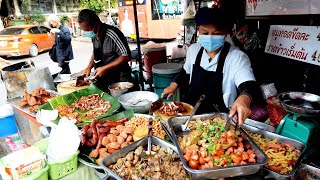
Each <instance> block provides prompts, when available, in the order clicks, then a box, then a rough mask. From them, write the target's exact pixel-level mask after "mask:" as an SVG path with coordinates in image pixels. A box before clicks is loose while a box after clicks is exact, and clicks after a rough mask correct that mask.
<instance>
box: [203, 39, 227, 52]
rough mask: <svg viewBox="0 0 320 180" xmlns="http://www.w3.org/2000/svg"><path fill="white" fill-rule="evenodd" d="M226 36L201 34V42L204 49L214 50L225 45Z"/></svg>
mask: <svg viewBox="0 0 320 180" xmlns="http://www.w3.org/2000/svg"><path fill="white" fill-rule="evenodd" d="M224 37H225V36H224V35H199V42H200V44H201V46H202V47H203V48H204V49H206V50H207V51H209V52H212V51H215V50H217V49H219V48H220V47H221V46H223V44H224V41H225V40H224Z"/></svg>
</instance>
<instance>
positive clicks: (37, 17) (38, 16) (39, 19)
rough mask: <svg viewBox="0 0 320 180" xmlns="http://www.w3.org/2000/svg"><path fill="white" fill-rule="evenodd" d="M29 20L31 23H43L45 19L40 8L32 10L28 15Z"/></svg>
mask: <svg viewBox="0 0 320 180" xmlns="http://www.w3.org/2000/svg"><path fill="white" fill-rule="evenodd" d="M30 21H31V23H32V24H43V23H44V22H45V21H46V17H45V16H44V15H43V12H42V10H39V9H36V10H33V11H32V13H31V15H30Z"/></svg>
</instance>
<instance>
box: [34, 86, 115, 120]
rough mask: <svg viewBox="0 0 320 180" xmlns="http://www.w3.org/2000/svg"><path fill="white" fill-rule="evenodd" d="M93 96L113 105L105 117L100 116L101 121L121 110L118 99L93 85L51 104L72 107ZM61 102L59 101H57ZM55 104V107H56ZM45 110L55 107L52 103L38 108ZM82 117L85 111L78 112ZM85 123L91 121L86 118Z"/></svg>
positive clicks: (52, 100)
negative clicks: (81, 99)
mask: <svg viewBox="0 0 320 180" xmlns="http://www.w3.org/2000/svg"><path fill="white" fill-rule="evenodd" d="M91 94H99V95H100V97H101V99H102V100H104V101H109V102H110V103H111V107H110V109H109V110H108V111H107V112H106V113H105V114H103V115H101V116H99V117H98V118H99V119H102V118H105V117H109V116H111V115H113V114H114V113H115V112H117V110H118V109H119V108H120V106H121V105H120V103H119V101H118V98H115V97H113V96H111V95H109V94H108V93H106V92H103V91H102V90H101V89H99V88H98V87H97V86H96V85H94V84H91V85H90V86H89V87H88V88H86V89H81V90H78V91H75V92H72V93H69V94H66V95H63V96H59V97H57V98H54V99H51V102H58V103H57V104H59V105H72V104H73V103H74V102H75V101H76V100H78V99H80V98H81V97H83V96H89V95H91ZM57 100H59V101H57ZM57 104H55V105H54V106H56V105H57ZM41 109H45V110H53V109H54V107H52V105H51V104H50V103H46V104H43V105H42V106H40V107H39V108H38V110H41ZM76 111H77V112H78V113H79V114H80V116H81V117H82V114H83V113H84V112H83V111H80V110H76ZM83 121H85V122H86V123H90V122H91V120H90V119H89V118H84V119H83Z"/></svg>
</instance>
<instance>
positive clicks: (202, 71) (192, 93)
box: [162, 8, 258, 125]
mask: <svg viewBox="0 0 320 180" xmlns="http://www.w3.org/2000/svg"><path fill="white" fill-rule="evenodd" d="M227 17H228V15H226V14H225V12H224V11H223V10H222V9H208V8H202V9H199V11H198V12H197V13H196V16H195V20H196V23H197V25H198V31H199V39H198V40H199V42H198V43H195V44H193V45H191V46H190V47H189V49H188V52H187V56H186V62H185V64H184V66H183V69H182V70H181V72H180V73H179V74H178V75H177V77H176V78H175V79H174V81H173V82H172V83H171V84H170V86H169V87H167V88H166V89H164V92H163V94H162V95H165V94H167V95H168V98H170V97H171V96H172V95H173V94H174V92H175V91H176V90H177V88H178V87H180V89H188V92H187V95H186V97H185V99H184V101H185V102H187V103H189V104H192V105H195V104H196V102H197V100H198V99H199V98H200V96H201V95H202V94H205V95H206V98H205V100H204V101H203V102H202V104H201V106H200V107H199V109H198V113H199V114H201V113H209V112H217V111H221V112H228V111H229V109H230V112H229V113H230V117H231V116H234V115H235V114H236V113H237V117H238V123H239V125H242V124H243V122H244V120H245V119H246V118H247V117H249V116H250V114H251V110H250V105H251V103H252V102H253V100H254V99H255V97H256V96H258V95H257V93H256V92H258V86H257V84H256V82H255V77H254V75H253V72H252V69H251V64H250V60H249V58H248V56H247V55H246V54H245V53H244V52H242V51H240V50H239V49H238V48H237V47H235V46H232V45H230V44H229V43H228V42H226V41H225V37H226V35H227V34H228V32H229V28H230V27H232V23H230V21H228V20H227ZM238 92H239V93H238Z"/></svg>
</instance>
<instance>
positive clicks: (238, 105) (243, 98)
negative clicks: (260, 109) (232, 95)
mask: <svg viewBox="0 0 320 180" xmlns="http://www.w3.org/2000/svg"><path fill="white" fill-rule="evenodd" d="M250 104H251V98H250V96H248V95H246V94H242V95H240V96H239V97H238V98H237V99H236V101H235V102H234V103H233V105H232V107H231V109H230V112H229V117H233V116H234V115H235V114H236V113H237V114H238V124H239V125H240V126H241V125H242V124H243V123H244V121H245V120H246V119H247V118H248V117H250V115H251V109H250Z"/></svg>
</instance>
